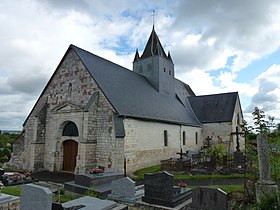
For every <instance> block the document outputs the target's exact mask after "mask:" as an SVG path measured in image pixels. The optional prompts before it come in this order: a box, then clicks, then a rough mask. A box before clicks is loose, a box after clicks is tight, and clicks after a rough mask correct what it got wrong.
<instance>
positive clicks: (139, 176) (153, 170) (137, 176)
mask: <svg viewBox="0 0 280 210" xmlns="http://www.w3.org/2000/svg"><path fill="white" fill-rule="evenodd" d="M159 171H160V165H156V166H151V167H147V168H142V169H140V170H137V171H135V172H134V175H135V177H134V180H143V179H144V174H145V173H156V172H159ZM247 176H248V175H247ZM238 178H244V174H230V175H221V174H213V175H187V174H175V175H174V179H175V180H185V179H192V180H194V179H238Z"/></svg>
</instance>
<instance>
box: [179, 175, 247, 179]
mask: <svg viewBox="0 0 280 210" xmlns="http://www.w3.org/2000/svg"><path fill="white" fill-rule="evenodd" d="M237 178H244V174H230V175H221V174H213V175H186V174H178V175H174V179H176V180H184V179H191V180H195V179H237Z"/></svg>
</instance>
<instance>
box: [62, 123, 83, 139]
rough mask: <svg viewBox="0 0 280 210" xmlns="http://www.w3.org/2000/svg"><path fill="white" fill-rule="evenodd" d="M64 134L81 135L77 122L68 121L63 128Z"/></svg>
mask: <svg viewBox="0 0 280 210" xmlns="http://www.w3.org/2000/svg"><path fill="white" fill-rule="evenodd" d="M62 136H79V132H78V128H77V126H76V124H75V123H73V122H69V123H67V124H66V125H65V127H64V129H63V132H62Z"/></svg>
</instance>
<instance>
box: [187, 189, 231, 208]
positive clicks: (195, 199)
mask: <svg viewBox="0 0 280 210" xmlns="http://www.w3.org/2000/svg"><path fill="white" fill-rule="evenodd" d="M192 207H193V208H196V209H203V210H217V209H219V210H227V209H228V197H227V193H226V192H224V191H223V190H221V189H219V188H218V189H214V188H207V187H199V188H197V189H194V190H193V192H192Z"/></svg>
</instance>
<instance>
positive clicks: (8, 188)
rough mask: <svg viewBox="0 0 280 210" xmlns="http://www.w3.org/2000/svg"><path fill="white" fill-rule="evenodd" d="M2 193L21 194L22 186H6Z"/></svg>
mask: <svg viewBox="0 0 280 210" xmlns="http://www.w3.org/2000/svg"><path fill="white" fill-rule="evenodd" d="M1 192H2V193H5V194H8V195H14V196H20V192H21V187H20V186H4V187H3V188H2V190H1Z"/></svg>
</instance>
